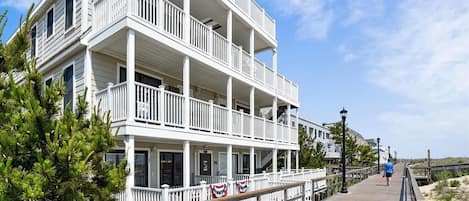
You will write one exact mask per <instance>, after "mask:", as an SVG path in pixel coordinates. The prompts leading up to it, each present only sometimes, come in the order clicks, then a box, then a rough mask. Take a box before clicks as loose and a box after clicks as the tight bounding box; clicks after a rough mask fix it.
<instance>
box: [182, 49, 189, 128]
mask: <svg viewBox="0 0 469 201" xmlns="http://www.w3.org/2000/svg"><path fill="white" fill-rule="evenodd" d="M182 68H183V69H182V79H183V81H182V85H183V87H182V88H183V95H184V109H183V111H184V122H183V124H184V128H185V129H186V130H188V129H189V120H190V119H189V116H190V114H189V99H190V96H191V94H190V92H191V91H190V59H189V56H184V61H183V65H182Z"/></svg>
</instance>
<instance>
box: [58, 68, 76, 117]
mask: <svg viewBox="0 0 469 201" xmlns="http://www.w3.org/2000/svg"><path fill="white" fill-rule="evenodd" d="M70 66H71V67H72V72H73V76H72V89H73V95H72V108H71V109H72V111H74V110H75V104H76V81H75V75H76V72H75V70H76V68H75V60H73V61H71V62H68V63H66V65H64V66H63V67H62V76H61V79H62V81H63V79H64V72H65V69H67V68H68V67H70ZM64 84H65V83H64ZM64 98H65V97H64ZM64 98H62V112H64V111H65V105H64Z"/></svg>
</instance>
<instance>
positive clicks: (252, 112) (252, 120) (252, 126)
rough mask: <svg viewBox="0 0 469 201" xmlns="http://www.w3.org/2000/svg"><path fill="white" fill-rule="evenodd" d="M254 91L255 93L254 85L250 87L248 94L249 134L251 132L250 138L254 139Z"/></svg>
mask: <svg viewBox="0 0 469 201" xmlns="http://www.w3.org/2000/svg"><path fill="white" fill-rule="evenodd" d="M254 93H255V89H254V87H251V92H250V94H249V107H250V114H251V127H250V129H251V130H250V134H251V138H252V139H254V136H255V135H254V122H255V121H254V118H255V116H256V115H255V114H254V109H255V107H254V104H255V100H254V98H255V97H254Z"/></svg>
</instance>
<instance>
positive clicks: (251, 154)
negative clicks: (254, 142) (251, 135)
mask: <svg viewBox="0 0 469 201" xmlns="http://www.w3.org/2000/svg"><path fill="white" fill-rule="evenodd" d="M254 162H255V159H254V147H251V148H250V149H249V175H250V176H251V177H252V176H254V174H255V169H254V168H255V165H254Z"/></svg>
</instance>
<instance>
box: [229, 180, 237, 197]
mask: <svg viewBox="0 0 469 201" xmlns="http://www.w3.org/2000/svg"><path fill="white" fill-rule="evenodd" d="M234 191H235V181H234V180H233V179H230V178H228V195H234Z"/></svg>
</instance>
